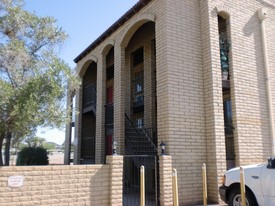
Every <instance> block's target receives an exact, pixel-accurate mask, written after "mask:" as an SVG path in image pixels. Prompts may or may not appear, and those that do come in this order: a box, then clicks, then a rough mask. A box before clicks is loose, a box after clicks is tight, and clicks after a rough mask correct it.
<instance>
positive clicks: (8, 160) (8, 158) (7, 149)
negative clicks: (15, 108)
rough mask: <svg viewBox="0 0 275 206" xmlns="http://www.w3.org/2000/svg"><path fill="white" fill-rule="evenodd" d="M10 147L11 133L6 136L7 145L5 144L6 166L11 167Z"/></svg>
mask: <svg viewBox="0 0 275 206" xmlns="http://www.w3.org/2000/svg"><path fill="white" fill-rule="evenodd" d="M10 146H11V133H10V132H7V134H6V144H5V166H9V165H10Z"/></svg>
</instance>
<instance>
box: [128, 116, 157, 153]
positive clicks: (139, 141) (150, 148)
mask: <svg viewBox="0 0 275 206" xmlns="http://www.w3.org/2000/svg"><path fill="white" fill-rule="evenodd" d="M148 131H149V130H148V129H144V128H136V127H135V126H134V124H133V123H132V122H131V120H130V119H129V117H128V116H127V115H126V114H125V146H126V149H125V152H126V155H149V156H155V155H157V147H156V143H154V138H153V137H152V136H153V135H152V134H153V133H152V132H151V134H150V133H149V132H148Z"/></svg>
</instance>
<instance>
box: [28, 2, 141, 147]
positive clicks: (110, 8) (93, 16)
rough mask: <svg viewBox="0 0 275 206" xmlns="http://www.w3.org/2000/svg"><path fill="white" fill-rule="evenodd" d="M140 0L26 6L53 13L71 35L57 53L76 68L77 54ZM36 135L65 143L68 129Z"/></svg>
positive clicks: (33, 3)
mask: <svg viewBox="0 0 275 206" xmlns="http://www.w3.org/2000/svg"><path fill="white" fill-rule="evenodd" d="M137 2H138V0H99V1H97V0H25V6H24V9H26V10H28V11H31V12H35V13H36V15H37V16H52V17H54V18H55V19H56V20H57V22H56V25H57V26H59V27H61V28H62V29H63V30H64V31H65V32H66V33H67V34H68V35H69V38H68V39H67V41H66V42H65V43H64V45H63V46H62V47H61V49H60V51H59V53H58V55H59V57H60V58H62V59H64V60H65V62H67V63H68V64H69V66H70V67H71V68H75V66H76V64H75V63H74V61H73V60H74V59H75V57H77V56H78V55H79V54H80V53H81V52H82V51H83V50H84V49H86V48H87V47H88V46H89V45H90V44H91V43H92V42H93V41H94V40H96V39H97V38H98V37H99V36H100V35H101V34H102V33H103V32H104V31H105V30H107V29H108V28H109V27H110V26H111V25H112V24H113V23H114V22H115V21H116V20H118V19H119V18H120V17H121V16H122V15H123V14H124V13H125V12H127V11H128V10H129V9H130V8H131V7H132V6H133V5H135V3H137ZM37 136H39V137H43V138H45V139H46V140H47V141H51V142H55V143H57V144H62V143H63V142H64V140H65V131H62V130H57V129H54V130H49V129H47V128H40V129H38V132H37Z"/></svg>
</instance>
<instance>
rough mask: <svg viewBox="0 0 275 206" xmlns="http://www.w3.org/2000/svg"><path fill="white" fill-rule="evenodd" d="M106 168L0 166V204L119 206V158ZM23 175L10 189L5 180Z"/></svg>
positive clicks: (2, 205)
mask: <svg viewBox="0 0 275 206" xmlns="http://www.w3.org/2000/svg"><path fill="white" fill-rule="evenodd" d="M107 158H108V161H107V165H81V166H76V165H70V166H21V167H0V205H1V206H20V205H22V206H23V205H26V206H31V205H45V206H46V205H47V206H50V205H52V206H70V205H77V206H79V205H106V206H107V205H116V206H119V205H122V171H123V166H122V165H123V157H121V156H109V157H107ZM17 175H22V176H24V183H23V186H22V187H20V188H11V187H9V186H8V177H10V176H17Z"/></svg>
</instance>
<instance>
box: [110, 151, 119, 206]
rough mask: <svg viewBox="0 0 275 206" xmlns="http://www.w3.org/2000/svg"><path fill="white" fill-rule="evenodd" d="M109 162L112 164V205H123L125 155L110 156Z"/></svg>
mask: <svg viewBox="0 0 275 206" xmlns="http://www.w3.org/2000/svg"><path fill="white" fill-rule="evenodd" d="M106 161H107V164H109V165H111V168H110V173H111V174H112V176H111V178H110V191H111V192H110V197H109V198H110V205H114V206H122V205H123V181H122V179H123V156H108V157H107V160H106Z"/></svg>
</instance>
